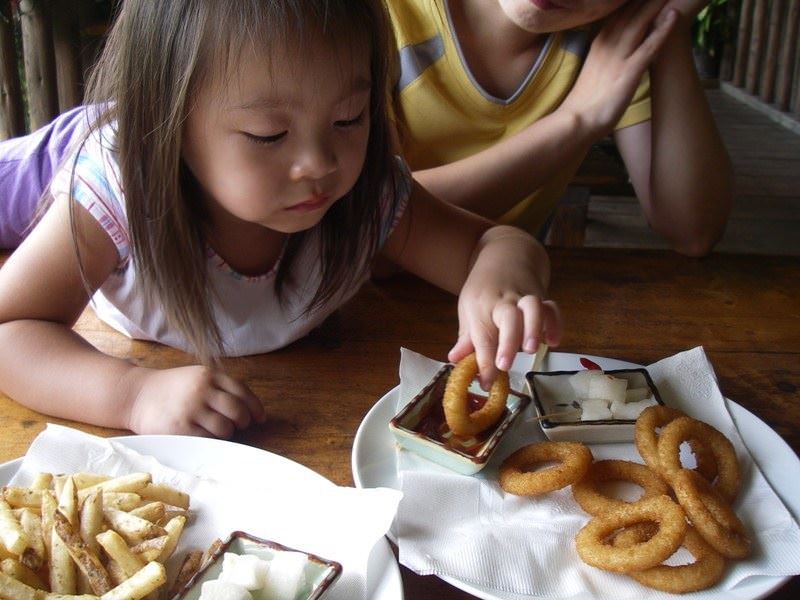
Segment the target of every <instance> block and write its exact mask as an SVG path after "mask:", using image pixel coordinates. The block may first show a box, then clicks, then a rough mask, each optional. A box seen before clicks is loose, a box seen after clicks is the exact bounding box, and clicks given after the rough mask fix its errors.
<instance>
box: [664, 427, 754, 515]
mask: <svg viewBox="0 0 800 600" xmlns="http://www.w3.org/2000/svg"><path fill="white" fill-rule="evenodd" d="M690 439H696V440H697V439H700V440H703V445H704V446H706V447H707V448H708V449H709V450H710V451H711V452H712V453H713V454H714V458H715V459H716V462H717V468H718V469H719V476H718V478H717V481H716V483H715V484H714V487H715V488H716V489H717V491H719V493H720V494H721V495H722V497H723V498H725V500H727V501H728V502H733V500H734V498H736V494H737V492H738V491H739V484H740V476H739V463H738V462H737V461H736V450H734V448H733V444H731V442H730V440H728V438H726V437H725V436H724V435H722V434H721V433H720V432H719V431H717V430H716V429H714V428H713V427H712V426H711V425H709V424H707V423H703V422H702V421H697V420H696V419H692V418H691V417H678V418H677V419H675V420H674V421H671V422H670V423H668V424H667V425H666V426H665V427H664V429H662V430H661V435H660V436H659V438H658V462H659V464H660V465H661V475H662V477H664V478H665V479H666V480H667V481H668V482H670V483H672V478H673V477H674V476H675V474H676V473H678V472H679V471H682V470H685V469H683V467H682V466H681V457H680V446H681V444H682V443H683V442H685V441H686V440H690Z"/></svg>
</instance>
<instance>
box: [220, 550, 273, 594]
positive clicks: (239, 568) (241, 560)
mask: <svg viewBox="0 0 800 600" xmlns="http://www.w3.org/2000/svg"><path fill="white" fill-rule="evenodd" d="M268 570H269V563H268V562H267V561H265V560H261V559H260V558H258V557H257V556H253V555H252V554H235V553H233V552H226V553H225V554H224V555H223V556H222V572H221V573H220V574H219V578H220V579H221V580H222V581H229V582H231V583H236V584H238V585H240V586H242V587H243V588H245V589H248V590H257V589H260V588H262V587H264V582H265V581H266V580H267V571H268Z"/></svg>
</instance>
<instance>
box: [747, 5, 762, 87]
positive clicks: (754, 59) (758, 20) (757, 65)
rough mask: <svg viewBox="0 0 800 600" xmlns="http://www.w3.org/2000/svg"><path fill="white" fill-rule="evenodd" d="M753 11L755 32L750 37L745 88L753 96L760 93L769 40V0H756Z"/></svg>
mask: <svg viewBox="0 0 800 600" xmlns="http://www.w3.org/2000/svg"><path fill="white" fill-rule="evenodd" d="M755 1H756V6H755V10H754V11H753V32H752V35H751V36H750V48H749V49H748V55H747V75H746V76H745V88H746V89H747V91H748V92H749V93H751V94H755V93H756V92H757V91H758V80H759V74H760V71H761V67H762V57H763V56H764V42H765V40H766V38H767V18H766V17H767V0H755Z"/></svg>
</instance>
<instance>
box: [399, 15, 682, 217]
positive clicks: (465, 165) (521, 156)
mask: <svg viewBox="0 0 800 600" xmlns="http://www.w3.org/2000/svg"><path fill="white" fill-rule="evenodd" d="M663 2H664V0H650V2H649V3H648V4H647V6H646V8H644V9H639V8H638V6H639V5H638V3H637V4H636V6H635V7H636V11H633V10H623V11H621V12H620V13H619V14H617V15H614V16H612V17H611V19H609V23H608V25H607V26H606V27H605V28H604V31H603V32H602V33H601V34H600V36H599V37H602V36H605V39H606V40H607V41H608V42H609V44H608V45H607V49H606V50H605V51H604V52H603V54H602V56H598V52H597V51H596V50H595V44H593V45H592V51H591V52H590V54H589V57H590V58H589V59H587V63H588V64H587V67H584V69H583V70H582V72H581V75H580V77H579V78H578V80H577V82H576V83H575V85H574V86H573V89H572V91H571V92H570V94H569V95H568V96H567V98H566V99H565V100H564V102H563V103H562V105H561V106H560V107H559V108H558V110H556V111H554V112H553V113H551V114H550V115H547V116H546V117H543V118H541V119H539V120H537V121H536V122H535V123H533V124H531V125H530V126H528V127H527V128H525V129H523V130H522V131H520V132H519V133H517V134H516V135H513V136H510V137H508V138H506V139H504V140H502V141H500V142H498V143H497V144H494V145H493V146H491V147H489V148H487V149H486V150H483V151H481V152H478V153H476V154H473V155H472V156H469V157H466V158H464V159H461V160H458V161H455V162H452V163H449V164H446V165H442V166H440V167H435V168H431V169H425V170H420V171H415V172H414V178H415V179H416V180H417V181H419V182H420V183H421V184H422V185H423V187H425V188H426V189H427V190H428V191H429V192H431V193H432V194H433V195H434V196H436V197H438V198H441V199H442V200H445V201H446V202H449V203H451V204H455V205H456V206H461V207H462V208H466V209H468V210H471V211H473V212H476V213H478V214H480V215H483V216H485V217H488V218H497V217H499V216H501V215H503V214H505V213H506V212H507V211H508V210H509V209H511V208H512V207H513V206H515V205H516V204H517V203H518V202H519V201H520V200H522V199H523V198H525V197H527V196H528V195H530V194H531V193H532V192H533V191H535V190H536V189H538V188H539V187H541V186H542V185H543V184H544V183H546V182H547V181H548V180H549V178H550V177H551V176H552V173H553V172H554V171H557V170H559V169H561V168H563V167H564V166H565V165H569V164H571V163H574V162H576V161H578V160H580V159H581V158H582V157H583V156H584V155H585V154H586V152H587V151H588V149H589V148H590V146H591V145H592V144H593V143H595V142H596V141H597V140H599V139H601V138H602V137H603V136H604V135H606V134H608V133H609V132H610V130H611V128H612V127H613V126H614V125H615V124H616V123H617V122H618V121H619V119H620V117H621V116H622V114H623V113H624V112H625V109H626V108H627V106H628V105H629V103H630V101H631V98H632V97H633V95H634V92H635V91H636V88H637V86H638V84H639V82H640V80H641V78H642V75H643V74H644V71H645V69H646V68H647V66H648V65H649V64H650V62H651V61H652V60H653V58H654V57H655V56H656V54H657V53H658V51H659V50H660V49H661V47H662V46H663V44H664V42H665V40H666V39H667V36H668V34H669V32H670V30H671V29H672V26H673V25H674V20H666V21H664V22H662V23H660V25H659V26H658V27H656V28H655V29H653V31H651V32H649V33H648V29H649V28H650V24H651V22H652V20H653V18H654V17H655V15H656V14H657V13H658V11H659V10H660V8H661V5H662V4H663ZM632 31H633V33H634V35H631V33H632ZM593 54H594V56H593Z"/></svg>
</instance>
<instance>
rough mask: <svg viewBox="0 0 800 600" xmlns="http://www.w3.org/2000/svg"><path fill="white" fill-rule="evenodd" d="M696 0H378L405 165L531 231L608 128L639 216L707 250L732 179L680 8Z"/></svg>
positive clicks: (440, 191)
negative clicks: (385, 22)
mask: <svg viewBox="0 0 800 600" xmlns="http://www.w3.org/2000/svg"><path fill="white" fill-rule="evenodd" d="M707 1H708V0H669V1H666V0H630V1H628V0H459V1H458V2H456V1H453V0H388V1H387V4H388V5H389V10H390V13H391V17H392V21H393V25H394V30H395V37H396V40H397V46H398V48H399V50H400V55H401V60H400V65H401V72H400V76H399V78H398V81H399V85H398V100H397V106H396V114H397V120H398V124H399V129H400V134H401V141H402V144H403V151H404V155H405V157H406V159H407V160H408V163H409V166H410V167H411V169H412V170H413V171H414V177H415V179H417V180H418V181H419V182H420V183H421V184H422V185H423V186H424V187H425V188H426V189H427V190H429V191H430V192H431V193H433V194H434V195H436V196H437V197H439V198H441V199H443V200H446V201H448V202H451V203H453V204H456V205H457V206H461V207H464V208H468V209H470V210H473V211H475V212H477V213H478V214H481V215H484V216H487V217H489V218H493V219H499V220H500V222H504V223H515V224H517V225H519V226H521V227H524V228H526V229H528V230H529V231H532V232H537V231H539V229H540V228H541V227H542V225H543V224H544V223H545V222H546V220H547V218H548V216H549V214H550V213H551V212H552V210H553V208H554V207H555V205H556V203H557V202H558V200H559V198H560V197H561V196H562V194H563V192H564V190H565V189H566V187H567V185H568V183H569V182H570V180H571V179H572V177H573V175H574V174H575V171H576V170H577V168H578V166H579V165H580V163H581V161H582V160H583V158H584V156H585V155H586V152H587V151H588V149H589V148H590V147H591V145H592V144H593V143H594V142H596V141H598V140H599V139H601V138H603V137H604V136H606V135H607V134H609V133H611V132H612V130H613V131H614V137H615V141H616V144H617V146H618V148H619V150H620V153H621V154H622V157H623V159H624V161H625V164H626V166H627V169H628V172H629V174H630V177H631V181H632V183H633V187H634V189H635V190H636V194H637V196H638V197H639V200H640V202H641V205H642V208H643V210H644V214H645V216H646V217H647V220H648V221H649V223H650V225H651V226H652V227H653V229H654V230H655V231H656V232H658V233H660V234H661V235H662V236H663V237H665V238H666V239H667V240H668V241H669V242H670V243H671V244H672V246H673V247H674V248H675V249H676V250H678V251H680V252H683V253H686V254H690V255H701V254H704V253H707V252H708V251H709V250H710V249H711V247H712V246H713V244H714V243H715V242H716V240H717V239H718V238H719V237H720V236H721V235H722V232H723V230H724V227H725V223H726V221H727V216H728V212H729V208H730V202H731V186H732V183H731V182H732V175H731V167H730V162H729V159H728V156H727V153H726V152H725V149H724V146H723V144H722V141H721V140H720V137H719V133H718V132H717V130H716V127H715V125H714V120H713V117H712V115H711V111H710V109H709V106H708V102H707V100H706V98H705V94H704V91H703V88H702V86H701V84H700V81H699V79H698V77H697V75H696V73H695V70H694V65H693V61H692V50H691V42H690V36H689V28H690V23H691V21H692V19H693V18H694V17H695V15H696V14H697V12H698V11H699V10H700V9H701V8H702V6H703V5H705V4H706V3H707ZM615 11H616V12H615ZM612 13H614V14H613V15H612ZM609 15H612V16H611V17H609ZM601 26H602V29H601V30H600V32H599V33H598V34H597V35H596V36H595V37H594V39H593V35H594V34H595V33H596V32H597V31H598V29H600V27H601ZM590 46H591V49H589V48H590ZM587 52H588V56H587ZM648 66H650V70H649V79H648V77H647V68H648ZM643 74H644V79H643V77H642V76H643ZM640 82H641V85H640ZM637 86H638V89H637Z"/></svg>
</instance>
